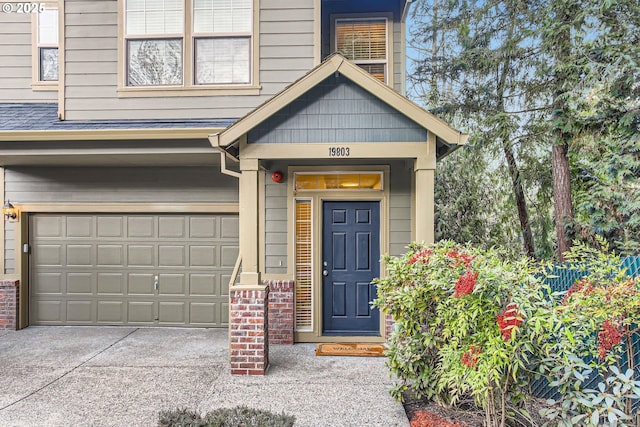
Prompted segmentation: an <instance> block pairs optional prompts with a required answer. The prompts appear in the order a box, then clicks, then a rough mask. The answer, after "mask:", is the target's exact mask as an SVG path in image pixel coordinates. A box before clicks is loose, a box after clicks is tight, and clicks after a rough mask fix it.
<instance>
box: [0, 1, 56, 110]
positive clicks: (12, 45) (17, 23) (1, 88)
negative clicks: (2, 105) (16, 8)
mask: <svg viewBox="0 0 640 427" xmlns="http://www.w3.org/2000/svg"><path fill="white" fill-rule="evenodd" d="M31 54H32V45H31V15H30V14H25V13H1V12H0V64H2V67H0V102H31V101H35V102H37V101H56V100H57V99H58V93H57V92H56V91H34V90H32V89H31V83H32V80H31V70H32V68H31V67H32V65H31V62H32V58H31Z"/></svg>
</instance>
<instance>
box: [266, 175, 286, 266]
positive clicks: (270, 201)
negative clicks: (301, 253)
mask: <svg viewBox="0 0 640 427" xmlns="http://www.w3.org/2000/svg"><path fill="white" fill-rule="evenodd" d="M274 170H275V169H274ZM265 228H266V229H265V273H267V274H286V273H287V229H288V226H287V184H286V183H275V182H273V181H272V180H271V179H270V177H269V176H267V179H266V180H265Z"/></svg>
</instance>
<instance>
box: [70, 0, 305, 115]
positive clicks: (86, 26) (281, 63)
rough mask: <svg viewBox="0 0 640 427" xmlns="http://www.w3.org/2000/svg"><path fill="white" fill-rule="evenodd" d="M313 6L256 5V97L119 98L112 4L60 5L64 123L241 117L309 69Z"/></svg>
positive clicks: (74, 0)
mask: <svg viewBox="0 0 640 427" xmlns="http://www.w3.org/2000/svg"><path fill="white" fill-rule="evenodd" d="M313 2H314V1H313V0H300V1H296V2H291V1H282V0H262V1H260V7H261V11H260V19H261V24H260V30H261V34H260V39H259V42H260V54H261V58H260V70H259V71H260V81H259V84H260V86H261V93H260V95H259V96H255V95H236V96H180V97H156V96H150V97H145V98H126V97H124V98H119V97H118V94H117V73H118V66H119V65H118V62H117V48H118V44H117V43H118V41H117V37H116V36H117V21H118V15H117V0H101V1H99V2H95V1H86V0H82V1H78V0H66V3H65V4H66V8H65V20H66V25H67V28H66V40H65V43H66V46H67V58H66V64H65V65H66V71H67V76H66V86H67V89H66V97H67V98H66V118H67V119H68V120H91V119H126V118H140V119H154V118H157V119H166V118H236V117H242V116H244V115H245V114H247V113H248V112H249V111H251V110H252V109H253V108H255V107H257V106H258V105H260V104H262V103H263V102H265V101H266V100H267V99H269V98H270V97H272V96H273V95H275V94H276V93H278V92H280V91H281V90H282V89H284V88H285V87H286V86H287V85H289V84H291V83H292V82H293V81H295V80H297V79H298V78H299V77H301V76H302V75H303V74H304V73H306V72H307V71H309V70H310V69H311V68H312V67H313ZM292 42H293V43H292ZM292 46H293V47H292Z"/></svg>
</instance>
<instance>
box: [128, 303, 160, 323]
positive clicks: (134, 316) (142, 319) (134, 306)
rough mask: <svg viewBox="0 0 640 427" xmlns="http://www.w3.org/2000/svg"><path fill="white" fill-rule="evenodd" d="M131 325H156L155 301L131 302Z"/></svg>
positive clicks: (129, 317) (129, 308)
mask: <svg viewBox="0 0 640 427" xmlns="http://www.w3.org/2000/svg"><path fill="white" fill-rule="evenodd" d="M127 309H128V313H127V314H128V319H129V322H128V323H130V324H154V323H155V320H156V316H155V303H154V302H153V301H129V302H128V305H127Z"/></svg>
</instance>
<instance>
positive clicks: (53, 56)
mask: <svg viewBox="0 0 640 427" xmlns="http://www.w3.org/2000/svg"><path fill="white" fill-rule="evenodd" d="M34 23H35V25H34V27H35V32H34V35H33V39H34V54H33V68H34V73H33V74H34V76H33V77H34V78H33V80H34V84H36V85H37V84H43V83H44V84H46V83H50V82H55V83H57V81H58V8H57V7H55V6H54V5H49V4H46V5H45V7H44V9H43V10H40V11H39V13H35V14H34ZM52 87H54V88H55V87H57V86H52Z"/></svg>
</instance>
